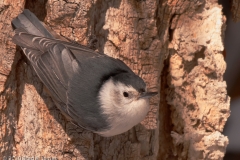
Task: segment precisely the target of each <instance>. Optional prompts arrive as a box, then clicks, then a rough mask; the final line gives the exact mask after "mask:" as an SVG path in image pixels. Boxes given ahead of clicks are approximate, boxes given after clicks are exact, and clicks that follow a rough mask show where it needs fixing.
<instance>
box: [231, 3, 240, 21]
mask: <svg viewBox="0 0 240 160" xmlns="http://www.w3.org/2000/svg"><path fill="white" fill-rule="evenodd" d="M231 2H232V3H231V12H232V18H233V21H234V22H239V20H240V2H239V1H238V0H231Z"/></svg>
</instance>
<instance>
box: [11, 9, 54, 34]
mask: <svg viewBox="0 0 240 160" xmlns="http://www.w3.org/2000/svg"><path fill="white" fill-rule="evenodd" d="M12 26H13V28H14V29H18V28H23V29H24V30H26V31H27V33H30V34H33V35H37V36H41V37H48V38H54V37H53V35H52V34H51V33H50V32H49V31H48V30H47V29H46V28H45V27H44V26H43V25H42V23H41V21H39V20H38V18H37V17H36V16H35V15H34V14H33V13H32V12H30V11H29V10H28V9H25V10H24V11H23V12H22V13H21V14H20V15H19V16H18V17H16V18H15V19H14V20H12Z"/></svg>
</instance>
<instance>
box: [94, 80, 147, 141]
mask: <svg viewBox="0 0 240 160" xmlns="http://www.w3.org/2000/svg"><path fill="white" fill-rule="evenodd" d="M131 90H133V91H135V92H136V90H135V89H134V88H133V87H131V86H126V85H124V84H122V83H117V84H115V83H114V82H113V80H112V79H111V78H110V79H109V80H108V81H106V82H105V83H104V84H103V86H102V88H101V89H100V92H99V102H100V104H101V109H102V111H103V113H104V114H105V115H106V117H108V119H107V122H108V123H109V124H110V129H109V130H106V131H102V132H97V133H98V134H100V135H102V136H104V137H109V136H114V135H117V134H121V133H123V132H126V131H128V130H129V129H131V128H132V127H133V126H135V125H136V124H138V123H139V122H141V121H142V120H143V119H144V118H145V116H146V115H147V113H148V110H149V99H143V98H142V99H132V100H130V103H121V101H120V102H119V101H118V99H120V100H121V98H122V99H123V100H125V99H124V98H126V97H124V96H123V95H122V92H123V91H131Z"/></svg>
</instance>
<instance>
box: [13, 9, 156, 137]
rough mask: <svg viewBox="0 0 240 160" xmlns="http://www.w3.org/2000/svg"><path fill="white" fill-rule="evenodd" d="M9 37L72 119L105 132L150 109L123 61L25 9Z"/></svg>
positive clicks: (121, 128) (119, 129)
mask: <svg viewBox="0 0 240 160" xmlns="http://www.w3.org/2000/svg"><path fill="white" fill-rule="evenodd" d="M11 24H12V27H13V30H14V36H13V37H12V41H13V42H14V43H15V44H16V45H18V46H20V47H21V49H22V51H23V52H24V55H25V56H26V57H27V59H28V61H29V62H30V65H31V66H32V67H33V69H34V70H35V72H36V74H37V75H38V77H39V79H40V80H41V81H42V83H43V84H44V85H45V87H46V88H47V90H48V91H49V95H50V97H51V98H52V99H53V101H54V103H55V104H56V107H57V108H58V109H59V110H60V112H61V113H62V114H63V115H64V116H65V117H66V119H67V120H69V121H70V122H71V123H73V124H74V125H76V126H78V127H82V128H84V129H87V130H89V131H92V132H93V133H96V134H98V135H100V136H103V137H111V136H115V135H119V134H122V133H124V132H127V131H128V130H130V129H131V128H132V127H134V126H135V125H137V124H138V123H140V122H141V121H142V120H143V119H144V118H145V116H146V115H147V113H148V111H149V99H150V98H151V97H152V96H155V95H156V94H158V93H157V92H148V91H147V87H146V83H145V82H144V81H143V79H142V78H140V77H139V76H138V75H136V74H135V73H134V72H133V71H132V70H131V69H130V68H129V67H128V66H127V65H126V64H125V63H124V62H123V61H121V60H119V59H115V58H112V57H110V56H108V55H106V54H104V53H101V52H96V51H94V50H92V49H90V48H88V47H86V46H84V45H81V44H78V43H73V42H69V41H64V40H62V39H61V38H59V37H60V36H56V35H55V34H53V33H51V31H49V29H48V28H47V27H46V25H45V24H44V23H43V22H42V21H40V20H39V19H38V18H37V17H36V16H35V15H34V14H33V13H32V12H31V11H29V10H28V9H25V10H23V12H22V13H20V14H19V15H18V16H17V17H16V18H15V19H13V20H12V22H11Z"/></svg>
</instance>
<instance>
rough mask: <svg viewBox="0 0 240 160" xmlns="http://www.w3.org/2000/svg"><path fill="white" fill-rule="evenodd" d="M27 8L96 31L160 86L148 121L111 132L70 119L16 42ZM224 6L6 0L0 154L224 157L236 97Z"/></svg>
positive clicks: (52, 23)
mask: <svg viewBox="0 0 240 160" xmlns="http://www.w3.org/2000/svg"><path fill="white" fill-rule="evenodd" d="M24 8H28V9H30V10H31V11H32V12H33V13H34V14H36V16H37V17H38V18H39V19H40V20H42V21H44V23H46V25H48V26H49V27H50V28H51V29H53V30H54V31H55V32H57V33H58V34H59V35H61V36H63V37H66V38H69V39H72V40H75V41H77V42H79V43H81V44H84V45H87V44H88V43H89V42H91V41H93V40H94V39H95V38H96V39H97V40H98V43H97V45H96V48H97V50H98V51H100V52H104V53H106V54H108V55H110V56H112V57H114V58H119V59H121V60H123V61H124V62H125V63H126V64H127V65H128V66H129V67H130V68H131V69H132V70H133V71H134V72H135V73H136V74H138V75H139V76H140V77H142V78H143V79H144V80H145V82H146V83H147V86H148V88H149V89H150V90H153V91H155V90H158V91H159V93H160V94H159V96H158V97H157V96H156V97H155V98H152V99H151V107H150V111H149V113H148V115H147V117H146V118H145V120H143V121H142V122H141V123H140V124H138V125H137V126H135V127H134V128H133V129H131V130H130V131H128V132H126V133H124V134H121V135H118V136H114V137H111V138H104V137H101V136H99V135H97V134H94V133H92V132H90V131H87V130H84V129H82V128H78V127H76V126H74V125H72V124H71V123H70V122H68V121H66V119H65V118H64V117H63V116H62V115H61V113H60V111H59V110H58V109H57V108H56V107H55V105H54V103H53V101H52V99H51V97H50V96H49V95H48V92H47V90H46V89H45V87H44V86H43V84H42V83H41V81H40V80H39V78H38V77H37V75H36V74H35V72H34V70H33V69H32V67H31V66H30V64H29V62H28V61H27V60H26V58H25V56H24V55H23V54H22V51H21V50H20V48H19V47H16V46H15V45H14V44H13V43H12V42H11V37H12V35H13V32H12V29H11V25H10V23H11V20H12V19H13V18H15V17H16V16H17V15H18V14H19V13H21V12H22V10H23V9H24ZM221 9H222V7H221V6H219V5H218V4H217V1H216V0H194V1H191V0H178V1H175V0H158V1H156V0H121V1H120V0H95V1H87V0H84V1H83V0H58V1H56V0H48V1H47V0H41V1H40V0H39V1H34V0H32V1H31V0H26V1H25V0H17V1H16V0H1V1H0V13H1V14H0V28H1V31H0V43H1V48H2V49H1V51H0V53H1V54H0V56H1V59H0V60H1V61H0V62H1V63H0V82H1V87H0V89H1V106H0V116H1V118H0V158H1V159H2V158H3V157H7V156H15V157H34V156H35V157H40V156H43V157H45V158H51V157H52V158H58V159H96V160H97V159H104V160H105V159H109V160H111V159H124V160H125V159H140V160H144V159H151V160H155V159H160V160H162V159H163V160H165V159H190V160H194V159H222V158H223V156H224V153H225V149H226V146H227V144H228V139H227V137H225V136H223V135H222V134H221V133H220V132H221V131H222V130H223V127H224V125H225V122H226V120H227V118H228V116H229V112H230V111H229V101H230V98H229V97H228V96H227V93H226V83H225V82H224V81H223V73H224V71H225V68H226V64H225V62H224V59H223V55H222V51H223V44H222V39H223V38H224V28H225V18H224V17H223V15H222V12H221ZM94 37H95V38H94Z"/></svg>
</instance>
